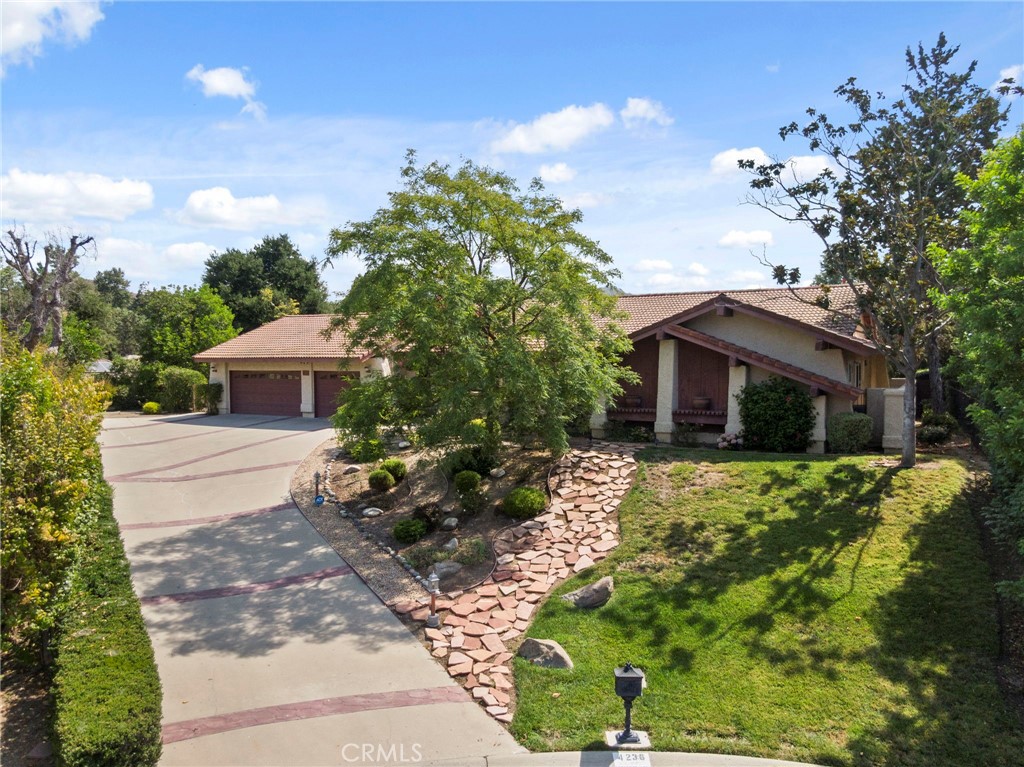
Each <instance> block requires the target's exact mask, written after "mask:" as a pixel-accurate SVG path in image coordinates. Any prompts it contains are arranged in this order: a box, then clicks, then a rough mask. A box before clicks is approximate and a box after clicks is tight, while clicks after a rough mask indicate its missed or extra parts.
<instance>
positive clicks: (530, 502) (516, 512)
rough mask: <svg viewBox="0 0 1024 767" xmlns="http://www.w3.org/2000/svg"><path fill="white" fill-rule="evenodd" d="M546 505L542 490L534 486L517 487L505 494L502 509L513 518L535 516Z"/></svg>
mask: <svg viewBox="0 0 1024 767" xmlns="http://www.w3.org/2000/svg"><path fill="white" fill-rule="evenodd" d="M545 506H547V497H546V496H545V495H544V492H543V491H541V490H538V489H537V488H535V487H517V488H515V489H514V490H512V491H511V492H510V493H509V494H508V495H506V496H505V501H504V503H503V504H502V510H503V511H504V512H505V513H506V514H508V515H509V516H510V517H512V518H513V519H529V518H530V517H535V516H537V515H538V514H540V512H542V511H543V510H544V507H545Z"/></svg>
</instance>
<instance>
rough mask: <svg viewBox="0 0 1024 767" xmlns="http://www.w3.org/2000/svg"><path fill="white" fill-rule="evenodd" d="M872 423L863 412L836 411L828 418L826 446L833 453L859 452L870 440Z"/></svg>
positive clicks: (869, 417)
mask: <svg viewBox="0 0 1024 767" xmlns="http://www.w3.org/2000/svg"><path fill="white" fill-rule="evenodd" d="M873 428H874V424H873V422H872V421H871V416H869V415H866V414H865V413H836V414H835V415H834V416H832V417H831V418H829V419H828V446H829V449H830V450H831V451H832V452H833V453H859V452H860V451H861V450H863V449H864V448H866V447H867V446H868V443H869V442H870V441H871V431H872V429H873Z"/></svg>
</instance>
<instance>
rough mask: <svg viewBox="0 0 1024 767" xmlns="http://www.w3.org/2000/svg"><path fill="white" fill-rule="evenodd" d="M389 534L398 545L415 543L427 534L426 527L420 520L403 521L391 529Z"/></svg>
mask: <svg viewBox="0 0 1024 767" xmlns="http://www.w3.org/2000/svg"><path fill="white" fill-rule="evenodd" d="M391 534H392V535H393V536H394V537H395V540H396V541H398V542H399V543H416V541H418V540H420V539H421V538H422V537H423V536H424V535H426V534H427V525H426V523H425V522H424V521H423V520H422V519H403V520H402V521H401V522H398V523H397V524H395V526H394V527H393V528H391Z"/></svg>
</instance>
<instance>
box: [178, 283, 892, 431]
mask: <svg viewBox="0 0 1024 767" xmlns="http://www.w3.org/2000/svg"><path fill="white" fill-rule="evenodd" d="M830 291H831V292H830V295H829V300H830V302H831V306H832V307H833V308H835V309H838V310H842V315H841V317H840V318H838V319H837V315H836V314H835V313H833V312H829V311H827V310H825V309H823V308H821V307H819V306H817V305H815V303H814V301H815V300H816V299H819V298H820V297H821V296H822V292H823V289H822V288H821V287H817V286H814V287H807V288H796V289H795V290H794V291H790V290H789V289H787V288H776V289H765V290H731V291H724V292H719V291H711V292H697V293H662V294H656V295H625V296H620V297H619V299H618V306H619V309H620V310H621V311H622V312H623V313H624V314H625V316H626V319H625V320H624V321H623V323H622V324H623V326H624V329H625V330H626V332H627V333H628V335H629V337H630V339H631V340H632V342H633V350H632V351H631V352H630V353H629V354H628V355H627V356H626V357H625V359H624V362H625V364H627V365H629V366H630V367H631V368H632V369H633V370H635V371H636V372H637V373H638V374H639V376H640V382H639V383H637V384H626V385H625V386H624V389H625V393H624V394H623V396H621V397H619V398H618V399H617V400H616V401H615V402H612V403H609V406H608V407H607V408H606V409H603V410H602V411H601V412H599V413H597V414H595V415H594V416H593V418H592V419H591V427H592V430H593V433H594V435H595V436H603V435H604V433H605V431H606V429H607V427H608V423H609V422H610V421H623V422H631V423H637V422H638V423H643V424H650V425H651V426H652V427H653V429H654V432H655V435H656V436H657V438H658V439H659V440H661V441H669V440H670V439H671V438H672V434H673V431H674V430H675V428H676V426H677V424H690V425H692V428H693V429H695V430H697V432H696V433H697V436H698V437H699V438H703V439H704V440H706V441H709V442H710V441H714V440H715V439H717V436H718V435H719V434H721V433H723V432H738V431H740V430H741V429H742V424H741V423H740V418H739V406H738V404H737V402H736V396H735V395H736V394H737V393H738V392H739V391H740V389H742V388H743V387H744V386H746V385H747V384H748V383H756V382H759V381H763V380H765V379H767V378H768V377H770V376H781V377H783V378H788V379H790V380H793V381H796V382H797V383H799V384H800V385H801V386H805V387H806V388H807V391H808V392H809V393H810V394H811V396H812V397H813V399H814V406H815V409H816V411H817V424H816V427H815V430H814V433H813V435H812V439H813V444H812V446H811V448H810V449H811V450H812V451H821V450H823V449H824V444H825V441H826V439H827V436H828V435H827V434H826V424H827V421H828V418H829V417H830V416H831V415H833V414H834V413H839V412H848V411H850V410H852V409H853V408H854V407H858V409H863V410H866V411H867V412H868V413H869V414H870V415H871V416H872V418H873V419H874V421H875V424H876V437H877V438H878V439H879V440H881V441H882V444H883V447H898V445H899V443H898V433H899V423H900V421H899V413H900V399H899V398H900V396H901V392H902V389H899V388H887V387H890V385H897V386H899V385H901V382H897V381H892V382H890V380H889V375H888V370H887V366H886V362H885V359H884V357H883V356H882V355H881V354H880V353H879V352H878V350H877V349H876V348H875V346H874V344H873V343H872V342H871V341H870V340H869V339H868V337H867V336H866V335H865V333H864V328H863V326H862V325H861V323H860V322H858V321H857V320H856V319H850V317H851V316H852V317H856V316H857V315H856V313H852V314H851V312H850V310H851V309H853V308H854V307H855V306H856V301H855V297H854V294H853V291H852V290H851V289H850V288H849V287H848V286H844V285H836V286H832V287H831V288H830ZM330 321H331V316H330V315H295V316H289V317H282V318H281V319H278V320H275V321H273V322H270V323H268V324H266V325H263V326H262V327H259V328H256V329H255V330H252V331H250V332H248V333H244V334H242V335H240V336H238V337H237V338H233V339H232V340H230V341H227V342H225V343H223V344H220V345H219V346H215V347H214V348H212V349H208V350H207V351H204V352H202V353H200V354H197V355H196V356H195V357H194V359H195V360H196V361H197V362H206V363H209V364H210V381H211V382H220V383H222V384H223V385H224V391H223V395H222V398H221V401H220V410H221V412H223V413H261V414H268V415H286V416H300V415H301V416H305V417H310V418H312V417H321V418H322V417H326V416H328V415H330V414H332V413H333V412H334V410H335V408H336V400H337V395H338V392H339V391H340V390H341V389H342V388H344V387H346V386H348V385H350V384H351V382H352V381H353V380H357V379H360V378H365V377H368V376H374V375H390V374H391V372H392V363H391V361H390V360H387V359H381V358H377V357H373V356H372V354H371V353H370V352H369V351H367V350H366V349H363V348H359V347H354V346H352V344H351V343H350V341H349V338H348V336H347V334H346V333H344V332H342V331H339V332H336V333H335V334H334V335H333V336H332V337H331V338H330V339H327V338H326V337H325V336H324V334H323V332H324V331H325V330H326V329H327V327H328V326H329V324H330ZM890 422H891V423H890ZM894 435H895V436H894Z"/></svg>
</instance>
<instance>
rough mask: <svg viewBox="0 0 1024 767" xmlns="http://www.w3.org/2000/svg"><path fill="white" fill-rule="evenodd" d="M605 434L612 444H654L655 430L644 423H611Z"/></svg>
mask: <svg viewBox="0 0 1024 767" xmlns="http://www.w3.org/2000/svg"><path fill="white" fill-rule="evenodd" d="M604 433H605V439H607V440H610V441H611V442H654V429H653V428H652V427H650V426H648V425H647V424H642V423H631V422H628V421H609V422H608V424H607V425H606V426H605V431H604Z"/></svg>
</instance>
